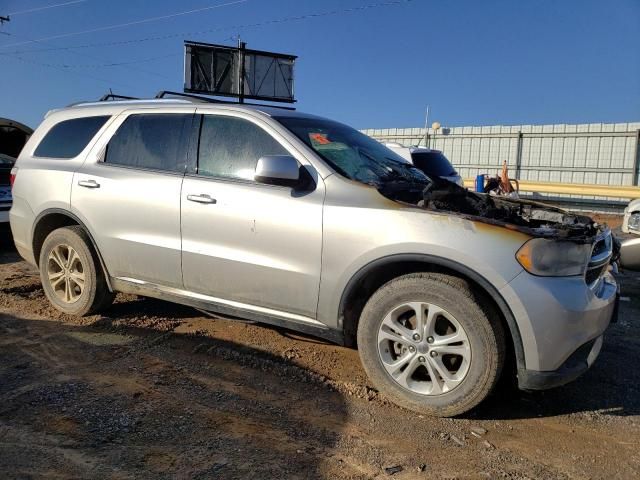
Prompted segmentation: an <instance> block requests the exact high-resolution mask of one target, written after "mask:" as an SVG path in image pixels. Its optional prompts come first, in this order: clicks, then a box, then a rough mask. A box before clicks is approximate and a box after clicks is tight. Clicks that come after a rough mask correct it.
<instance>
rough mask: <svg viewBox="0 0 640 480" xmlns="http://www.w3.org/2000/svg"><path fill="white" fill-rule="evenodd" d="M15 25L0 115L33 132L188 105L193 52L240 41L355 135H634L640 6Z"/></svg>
mask: <svg viewBox="0 0 640 480" xmlns="http://www.w3.org/2000/svg"><path fill="white" fill-rule="evenodd" d="M59 4H66V5H61V6H60V5H59ZM56 5H57V6H56ZM48 6H53V7H51V8H46V9H45V8H43V7H48ZM363 6H369V8H358V7H363ZM210 7H215V8H210ZM193 10H196V11H195V12H193V13H185V14H182V15H176V14H178V13H183V12H187V11H193ZM330 12H333V13H331V14H329V13H330ZM7 14H12V15H11V21H10V22H8V23H5V24H4V25H2V26H0V117H5V118H12V119H14V120H18V121H21V122H24V123H26V124H28V125H30V126H32V127H35V126H37V125H38V123H39V122H40V121H41V120H42V118H43V116H44V114H45V113H46V112H47V111H48V110H50V109H53V108H59V107H63V106H65V105H68V104H70V103H73V102H77V101H82V100H94V99H97V98H99V97H100V96H102V95H103V94H104V93H106V92H107V91H108V90H109V88H111V89H112V90H113V92H115V93H119V94H122V95H130V96H136V97H150V96H154V95H155V93H157V92H158V91H160V90H178V91H181V90H182V87H183V56H184V53H183V52H184V50H183V40H195V41H202V42H210V43H225V44H230V45H231V44H234V43H235V41H236V40H234V39H232V37H233V36H235V35H240V36H241V38H242V40H243V41H246V42H247V45H248V47H249V48H254V49H258V50H269V51H275V52H282V53H290V54H294V55H297V56H298V57H299V58H298V60H297V62H296V66H295V82H296V83H295V91H296V98H297V100H298V103H297V104H296V107H297V108H298V109H299V110H302V111H305V112H310V113H314V114H317V115H322V116H326V117H330V118H333V119H336V120H339V121H342V122H345V123H348V124H350V125H352V126H354V127H356V128H391V127H398V128H400V127H420V126H423V125H424V122H425V110H426V106H427V105H429V106H430V112H431V113H430V120H429V123H431V122H432V121H436V120H437V121H439V122H440V123H441V124H442V125H443V126H462V125H520V124H545V123H568V124H573V123H600V122H605V123H618V122H633V121H636V122H637V121H640V0H608V1H603V0H504V1H498V0H496V1H493V0H483V1H479V0H459V1H447V0H439V1H431V0H397V1H394V0H321V1H318V0H315V1H310V0H180V1H171V0H154V1H150V0H0V16H4V15H7ZM312 14H323V15H313V16H310V15H312ZM300 16H307V17H306V18H302V19H297V20H294V19H292V17H300ZM158 17H164V18H158ZM281 19H288V20H285V21H282V22H278V23H268V22H269V21H272V20H281ZM122 24H129V25H127V26H121V25H122ZM260 24H262V25H260ZM89 30H90V31H91V32H87V31H89ZM157 37H165V38H157ZM150 38H153V40H149V39H150ZM33 40H37V42H34V41H33ZM75 47H83V48H75ZM46 49H48V50H47V51H42V50H46ZM52 49H55V50H52ZM37 50H40V51H37ZM131 62H135V63H131ZM114 63H125V65H113V64H114Z"/></svg>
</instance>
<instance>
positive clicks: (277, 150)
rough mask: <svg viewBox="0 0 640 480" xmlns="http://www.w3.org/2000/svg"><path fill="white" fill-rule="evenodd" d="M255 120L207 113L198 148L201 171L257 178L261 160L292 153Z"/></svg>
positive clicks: (209, 174) (222, 175) (240, 177)
mask: <svg viewBox="0 0 640 480" xmlns="http://www.w3.org/2000/svg"><path fill="white" fill-rule="evenodd" d="M288 154H289V153H288V152H287V150H285V148H284V147H283V146H282V145H280V143H278V142H277V141H276V140H275V139H274V138H273V137H272V136H271V135H269V134H268V133H267V132H265V131H264V130H263V129H262V128H260V127H259V126H257V125H255V124H254V123H251V122H249V121H248V120H244V119H242V118H236V117H226V116H221V115H220V116H219V115H204V116H203V118H202V128H201V133H200V145H199V147H198V174H199V175H206V176H211V177H222V178H231V179H239V180H249V181H253V175H254V173H255V169H256V164H257V163H258V159H259V158H260V157H263V156H265V155H288Z"/></svg>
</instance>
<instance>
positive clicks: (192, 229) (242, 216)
mask: <svg viewBox="0 0 640 480" xmlns="http://www.w3.org/2000/svg"><path fill="white" fill-rule="evenodd" d="M236 115H237V116H232V115H231V114H228V115H203V116H202V117H201V121H202V125H201V137H200V143H199V148H198V150H199V152H198V170H197V172H198V173H197V174H196V175H187V176H186V177H185V180H184V184H183V188H182V268H183V278H184V285H185V288H186V289H187V290H190V291H195V292H199V293H202V294H205V295H208V296H212V297H216V298H218V299H222V300H224V301H226V302H227V303H228V302H233V306H236V307H238V308H249V309H255V307H260V308H266V309H272V310H275V311H277V312H286V313H289V314H297V315H302V316H304V317H311V318H313V317H315V314H316V306H317V302H318V289H319V284H320V263H321V246H322V204H323V199H324V185H323V183H322V180H321V179H318V180H317V182H316V183H317V184H316V185H315V188H313V189H310V190H309V191H305V192H299V191H295V190H294V189H292V188H290V187H281V186H273V185H265V184H260V183H257V182H255V181H254V180H253V173H254V170H255V167H256V164H257V161H258V159H259V158H260V157H262V156H265V155H291V152H292V151H293V150H292V149H291V147H287V145H286V141H285V140H283V139H280V138H279V137H278V135H277V132H275V130H272V129H271V128H270V127H269V125H268V123H266V122H264V121H262V120H258V119H254V118H252V117H249V116H243V115H241V114H236ZM298 155H299V154H298ZM299 160H300V159H299Z"/></svg>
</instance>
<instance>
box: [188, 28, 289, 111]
mask: <svg viewBox="0 0 640 480" xmlns="http://www.w3.org/2000/svg"><path fill="white" fill-rule="evenodd" d="M184 47H185V57H184V92H185V93H196V94H203V95H213V96H222V97H233V98H237V99H238V101H239V102H240V103H244V100H245V99H251V100H260V101H267V102H284V103H295V102H296V100H295V98H294V78H293V68H294V65H295V60H296V59H297V58H298V57H297V56H296V55H288V54H283V53H276V52H268V51H264V50H252V49H248V48H246V44H245V43H244V42H239V45H238V47H230V46H228V45H217V44H213V43H203V42H194V41H187V40H185V42H184ZM207 52H211V62H210V65H207V66H205V65H204V64H203V63H202V61H201V59H200V58H198V55H197V54H198V53H201V54H202V53H204V54H206V53H207ZM225 54H226V55H227V57H226V59H225V58H224V57H223V56H224V55H225ZM220 57H222V58H223V64H222V65H219V60H220ZM258 57H263V58H266V59H267V63H268V66H267V68H266V71H265V72H264V75H263V77H262V78H261V79H260V78H257V77H255V76H252V77H251V78H249V74H250V72H247V60H248V61H249V62H251V61H252V60H253V62H254V67H253V71H254V72H255V71H256V68H255V64H256V62H257V58H258ZM269 59H270V60H271V62H270V63H269ZM283 67H284V69H286V70H287V71H286V72H285V71H284V69H283ZM250 70H251V69H250ZM268 74H270V75H275V76H278V75H279V76H280V78H281V79H282V82H281V83H280V84H281V85H284V87H285V89H286V93H287V95H286V96H278V95H277V93H276V92H275V89H276V84H275V82H274V95H273V96H269V95H260V94H257V93H256V92H260V91H261V89H262V86H263V84H264V82H265V80H266V78H267V75H268ZM287 77H288V78H287Z"/></svg>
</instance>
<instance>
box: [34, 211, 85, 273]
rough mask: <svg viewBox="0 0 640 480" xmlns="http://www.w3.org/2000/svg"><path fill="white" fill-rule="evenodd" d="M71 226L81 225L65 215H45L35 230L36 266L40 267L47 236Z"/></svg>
mask: <svg viewBox="0 0 640 480" xmlns="http://www.w3.org/2000/svg"><path fill="white" fill-rule="evenodd" d="M71 225H80V224H79V223H78V222H77V221H76V220H75V219H74V218H72V217H70V216H69V215H65V214H64V213H49V214H47V215H44V216H43V217H42V218H40V219H39V220H38V223H36V226H35V228H34V229H33V239H32V247H33V256H34V257H35V260H36V264H37V265H38V266H39V265H40V250H42V244H43V243H44V240H45V239H46V238H47V236H48V235H49V234H50V233H51V232H53V231H54V230H57V229H58V228H62V227H69V226H71Z"/></svg>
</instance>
